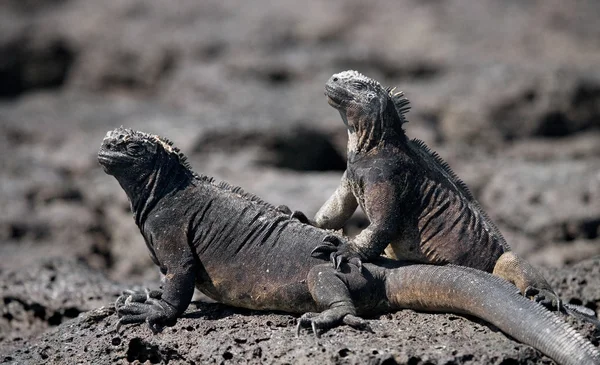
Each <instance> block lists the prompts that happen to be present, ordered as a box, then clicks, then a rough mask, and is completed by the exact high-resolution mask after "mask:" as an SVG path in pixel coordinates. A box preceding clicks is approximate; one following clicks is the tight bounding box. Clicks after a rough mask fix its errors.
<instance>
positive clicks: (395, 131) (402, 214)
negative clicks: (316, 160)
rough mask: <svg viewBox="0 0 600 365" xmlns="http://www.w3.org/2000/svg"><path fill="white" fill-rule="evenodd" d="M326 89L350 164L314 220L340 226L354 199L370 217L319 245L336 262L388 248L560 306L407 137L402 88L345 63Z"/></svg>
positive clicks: (450, 178)
mask: <svg viewBox="0 0 600 365" xmlns="http://www.w3.org/2000/svg"><path fill="white" fill-rule="evenodd" d="M325 95H326V96H327V99H328V102H329V104H330V105H331V106H332V107H334V108H335V109H336V110H338V111H339V113H340V115H341V117H342V120H343V121H344V124H345V125H346V127H347V129H348V165H347V169H346V171H345V172H344V174H343V176H342V179H341V183H340V186H339V187H338V188H337V190H336V191H335V192H334V193H333V195H332V196H331V197H330V198H329V200H327V202H325V204H324V205H323V206H322V207H321V208H320V209H319V211H318V212H317V214H316V216H315V218H314V224H315V225H316V226H317V227H321V228H326V229H340V228H342V226H343V224H344V223H345V222H346V221H347V220H348V219H349V218H350V216H351V215H352V214H353V213H354V211H355V210H356V208H357V206H358V205H360V206H361V208H362V209H363V211H364V212H365V214H366V215H367V217H368V219H369V222H370V224H369V225H368V226H367V227H366V228H365V229H364V230H363V231H362V232H361V233H359V234H358V235H357V236H356V237H355V238H354V239H352V240H350V241H349V242H347V243H342V244H341V245H340V246H338V247H331V245H322V246H321V247H319V248H318V249H317V251H321V252H331V251H333V252H332V253H331V255H332V260H333V261H334V262H337V264H339V262H341V261H344V260H351V259H352V260H355V261H357V262H360V261H361V260H364V261H369V260H373V259H375V258H376V257H378V256H379V255H381V254H383V253H384V251H385V253H386V254H387V255H388V256H389V257H392V258H397V259H403V260H412V261H417V262H422V263H433V264H446V263H452V264H456V265H461V266H467V267H472V268H476V269H479V270H483V271H487V272H493V273H494V274H495V275H498V276H500V277H502V278H504V279H506V280H508V281H510V282H512V283H513V284H515V285H516V286H517V287H518V288H519V290H520V291H521V293H522V294H523V295H525V296H527V297H531V298H533V299H534V300H536V301H539V302H541V303H542V304H544V305H546V306H548V307H554V308H557V309H560V301H559V299H558V297H557V295H556V294H555V293H554V291H553V290H552V288H551V287H550V285H549V284H548V282H547V281H546V280H545V279H544V277H543V276H542V275H541V274H540V273H539V272H538V271H537V270H536V269H534V268H533V267H532V266H531V265H530V264H529V263H527V262H526V261H525V260H524V259H522V258H520V257H519V256H517V255H516V254H515V253H514V252H513V251H511V249H510V246H509V245H508V243H506V241H505V239H504V237H503V236H502V234H501V233H500V231H499V230H498V228H497V227H496V225H495V224H494V223H493V222H492V220H491V219H490V218H489V217H488V215H487V214H486V213H485V212H484V210H483V209H482V207H481V206H480V205H479V203H478V202H477V200H476V199H475V197H474V196H473V195H472V194H471V192H470V191H469V188H468V187H467V185H466V184H465V183H463V182H462V181H461V180H460V179H459V178H458V177H457V175H456V174H455V173H454V172H453V171H452V170H451V169H450V167H449V165H448V164H447V163H446V162H445V161H443V160H442V158H441V157H440V156H439V155H438V154H437V153H435V152H433V151H432V150H430V149H429V148H428V147H427V146H426V145H425V143H424V142H422V141H420V140H418V139H412V140H410V139H408V137H407V136H406V134H405V132H404V129H403V128H402V125H403V124H404V123H405V122H406V121H407V120H406V118H405V113H406V112H407V111H408V110H409V109H410V104H409V101H408V99H406V98H405V97H404V95H403V93H402V92H399V93H394V89H390V88H383V87H382V86H381V85H380V83H379V82H377V81H376V80H373V79H371V78H369V77H366V76H364V75H362V74H360V73H359V72H357V71H344V72H341V73H338V74H335V75H333V76H332V77H331V78H330V79H329V80H328V81H327V84H326V86H325ZM386 247H387V248H386ZM581 310H582V311H583V312H584V313H582V314H584V315H587V316H590V315H593V314H592V313H588V312H589V311H587V310H585V309H581Z"/></svg>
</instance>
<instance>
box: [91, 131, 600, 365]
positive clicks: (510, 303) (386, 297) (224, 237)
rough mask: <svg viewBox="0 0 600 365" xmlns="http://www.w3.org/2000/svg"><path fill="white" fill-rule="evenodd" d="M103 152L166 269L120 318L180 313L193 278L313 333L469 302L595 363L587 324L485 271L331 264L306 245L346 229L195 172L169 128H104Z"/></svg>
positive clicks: (503, 325)
mask: <svg viewBox="0 0 600 365" xmlns="http://www.w3.org/2000/svg"><path fill="white" fill-rule="evenodd" d="M98 159H99V161H100V164H101V165H102V166H103V168H104V170H105V171H106V172H107V173H109V174H111V175H113V176H114V177H115V178H116V179H117V180H118V182H119V183H120V185H121V186H122V187H123V189H124V190H125V192H126V193H127V196H128V197H129V200H130V202H131V207H132V210H133V213H134V219H135V221H136V223H137V224H138V226H139V228H140V231H141V233H142V235H143V236H144V238H145V240H146V244H147V245H148V248H149V250H150V252H151V256H152V258H153V261H154V262H155V264H156V265H158V266H159V267H160V270H161V272H162V273H163V274H164V275H165V281H164V283H163V287H164V290H162V291H161V290H146V291H141V292H135V291H129V292H127V293H124V295H123V296H121V297H120V298H119V299H117V302H116V309H117V313H118V315H119V317H120V320H119V323H120V324H127V323H139V322H147V323H148V324H149V325H150V327H151V328H152V329H153V330H158V329H159V328H160V327H161V326H163V325H168V324H170V323H172V322H173V321H175V320H176V319H177V318H178V317H179V316H181V314H182V313H183V312H184V311H185V309H186V308H187V307H188V305H189V303H190V300H191V296H192V293H193V290H194V287H196V288H198V289H199V290H200V291H202V292H203V293H204V294H206V295H208V296H209V297H211V298H212V299H215V300H217V301H219V302H222V303H225V304H229V305H232V306H237V307H244V308H251V309H262V310H280V311H286V312H292V313H305V314H304V315H303V316H302V317H301V318H300V319H299V321H298V325H299V328H300V327H312V330H313V331H314V332H315V334H317V335H319V334H320V333H321V332H322V331H325V330H327V329H328V328H331V327H333V326H336V325H339V324H347V325H350V326H353V327H356V328H359V329H369V326H368V323H367V322H366V321H364V320H362V319H361V318H359V317H357V315H360V314H376V313H383V312H388V311H390V310H395V309H400V308H413V309H422V310H428V311H454V312H459V313H470V314H474V315H477V316H479V317H481V318H482V319H484V320H486V321H488V322H490V323H492V324H493V325H495V326H496V327H498V328H500V329H502V330H503V331H505V332H506V333H507V334H509V335H510V336H512V337H514V338H516V339H520V340H521V341H523V342H525V343H530V344H533V345H535V346H537V348H538V349H539V350H541V351H542V352H544V353H546V354H547V355H549V356H551V357H553V358H554V359H556V360H557V361H560V362H562V363H563V364H569V365H570V364H590V365H591V364H596V365H598V364H600V353H598V351H597V350H596V349H595V348H594V347H593V345H592V344H590V343H589V342H588V341H586V340H585V339H584V338H583V337H582V336H581V335H580V334H578V333H576V332H575V331H573V330H572V329H570V328H569V326H568V325H567V324H566V323H564V322H563V321H562V320H561V319H560V318H558V317H556V316H554V315H553V314H551V313H549V312H547V311H542V310H540V308H541V307H540V306H539V305H538V304H536V303H533V302H531V301H529V300H527V299H524V298H523V297H521V296H520V295H517V294H515V293H514V290H513V289H512V286H511V285H510V284H507V283H505V282H503V281H502V280H501V279H497V278H494V277H493V276H491V275H489V274H487V273H484V272H480V271H477V270H470V269H465V268H459V267H453V266H447V267H437V266H428V265H410V264H405V263H401V262H398V261H392V260H384V259H382V260H380V261H379V262H378V264H365V266H364V267H363V268H362V270H361V269H359V268H358V267H357V266H354V265H350V264H344V265H342V266H341V271H338V270H336V269H334V268H332V267H331V265H330V264H327V263H325V262H326V261H325V260H324V259H320V258H317V257H313V256H312V255H311V251H312V250H313V248H314V246H315V245H316V244H318V243H319V242H322V241H330V242H336V241H340V242H343V238H342V237H339V236H333V235H332V234H331V233H330V232H329V231H326V230H323V229H320V228H316V227H314V226H311V225H308V224H303V223H301V222H300V221H299V220H297V219H291V218H290V211H289V209H286V208H281V207H280V208H278V207H274V206H272V205H270V204H268V203H266V202H264V201H262V200H260V199H259V198H257V197H255V196H253V195H250V194H248V193H244V192H243V191H242V190H241V189H240V188H237V187H232V186H230V185H228V184H224V183H219V184H217V183H215V182H214V181H213V180H212V179H210V178H208V177H205V176H198V175H196V174H194V173H193V172H192V171H191V170H190V169H189V166H188V165H187V163H186V162H185V158H184V157H183V155H181V153H179V151H178V150H177V149H176V148H174V147H173V146H172V145H171V144H170V143H169V142H168V141H166V140H164V139H161V138H159V137H156V136H152V135H148V134H145V133H141V132H135V131H132V130H126V129H122V128H118V129H116V130H114V131H112V132H109V133H108V134H107V136H106V138H105V139H104V141H103V143H102V146H101V148H100V152H99V155H98ZM406 278H411V279H410V280H406ZM482 286H484V287H485V291H483V290H481V289H482ZM490 292H491V295H490ZM497 303H501V304H502V305H499V304H497ZM490 306H492V307H491V309H488V308H490ZM515 312H519V314H518V315H517V316H515ZM540 328H544V329H545V330H547V331H548V332H546V331H541V330H540Z"/></svg>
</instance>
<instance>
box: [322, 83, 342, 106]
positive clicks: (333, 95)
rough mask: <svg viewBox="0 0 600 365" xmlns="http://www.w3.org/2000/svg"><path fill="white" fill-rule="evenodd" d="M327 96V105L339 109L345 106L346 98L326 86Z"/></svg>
mask: <svg viewBox="0 0 600 365" xmlns="http://www.w3.org/2000/svg"><path fill="white" fill-rule="evenodd" d="M325 96H327V103H328V104H329V105H331V106H332V107H334V108H336V109H339V108H341V107H342V106H343V102H344V98H343V96H342V95H340V94H339V93H338V92H336V90H335V89H334V88H332V87H329V86H327V85H326V86H325Z"/></svg>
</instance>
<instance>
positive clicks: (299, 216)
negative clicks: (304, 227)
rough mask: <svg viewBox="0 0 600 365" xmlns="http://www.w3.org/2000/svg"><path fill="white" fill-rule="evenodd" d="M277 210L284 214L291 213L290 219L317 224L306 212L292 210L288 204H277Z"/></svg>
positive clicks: (312, 224)
mask: <svg viewBox="0 0 600 365" xmlns="http://www.w3.org/2000/svg"><path fill="white" fill-rule="evenodd" d="M277 210H278V211H280V212H282V213H284V214H289V216H290V220H292V219H297V220H298V221H300V223H304V224H309V225H311V226H316V224H315V222H313V221H312V220H310V218H308V217H307V216H306V214H304V213H303V212H301V211H299V210H291V209H290V208H289V207H288V206H287V205H279V206H277Z"/></svg>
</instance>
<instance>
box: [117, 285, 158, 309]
mask: <svg viewBox="0 0 600 365" xmlns="http://www.w3.org/2000/svg"><path fill="white" fill-rule="evenodd" d="M162 293H163V291H162V289H152V290H150V289H147V288H146V289H142V290H124V291H123V293H122V294H121V295H120V296H119V297H118V298H117V300H116V301H115V309H116V310H117V311H118V310H119V308H121V307H122V306H123V305H124V304H125V303H126V302H127V303H130V302H136V303H145V302H146V301H147V300H149V299H160V298H161V297H162Z"/></svg>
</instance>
